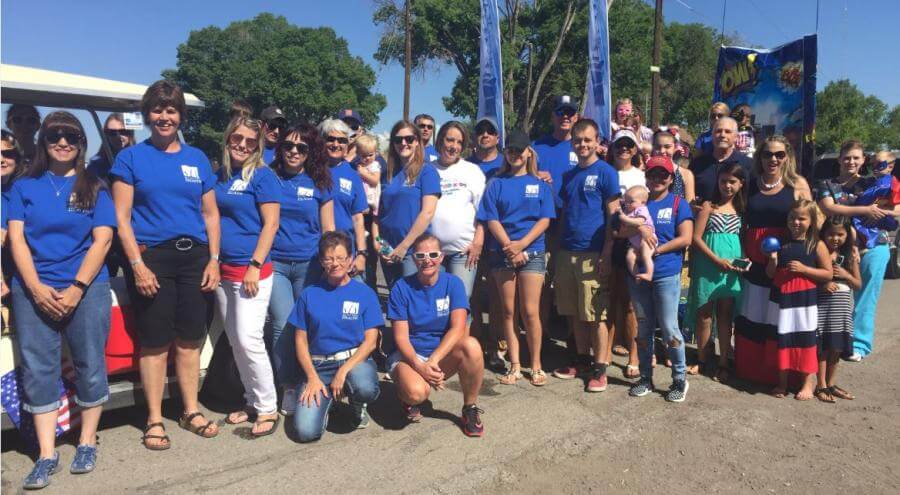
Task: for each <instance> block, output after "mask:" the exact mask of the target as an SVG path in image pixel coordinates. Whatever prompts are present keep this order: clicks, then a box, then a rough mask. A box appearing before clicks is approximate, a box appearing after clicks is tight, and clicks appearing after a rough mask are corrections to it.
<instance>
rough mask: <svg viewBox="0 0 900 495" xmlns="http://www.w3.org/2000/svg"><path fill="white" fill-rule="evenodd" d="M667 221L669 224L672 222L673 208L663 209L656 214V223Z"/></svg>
mask: <svg viewBox="0 0 900 495" xmlns="http://www.w3.org/2000/svg"><path fill="white" fill-rule="evenodd" d="M660 220H665V221H666V222H667V223H668V222H671V221H672V208H662V209H661V210H659V212H658V213H657V214H656V221H657V222H658V221H660Z"/></svg>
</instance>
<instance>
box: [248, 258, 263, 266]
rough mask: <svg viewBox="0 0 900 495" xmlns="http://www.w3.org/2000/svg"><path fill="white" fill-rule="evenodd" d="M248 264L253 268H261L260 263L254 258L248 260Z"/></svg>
mask: <svg viewBox="0 0 900 495" xmlns="http://www.w3.org/2000/svg"><path fill="white" fill-rule="evenodd" d="M250 266H252V267H254V268H262V263H260V262H259V261H256V260H254V259H251V260H250Z"/></svg>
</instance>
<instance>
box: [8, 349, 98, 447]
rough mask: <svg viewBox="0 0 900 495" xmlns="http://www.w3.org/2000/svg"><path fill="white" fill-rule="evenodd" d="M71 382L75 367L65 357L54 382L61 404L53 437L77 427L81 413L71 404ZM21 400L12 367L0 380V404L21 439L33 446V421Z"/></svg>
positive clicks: (18, 375) (17, 377) (18, 380)
mask: <svg viewBox="0 0 900 495" xmlns="http://www.w3.org/2000/svg"><path fill="white" fill-rule="evenodd" d="M74 379H75V368H74V367H73V366H72V361H71V360H69V359H68V358H66V359H65V360H63V362H62V376H61V377H60V379H59V382H58V386H59V400H60V401H61V402H62V404H61V405H60V406H59V417H58V418H57V420H56V436H57V437H59V436H61V435H63V434H64V433H65V432H67V431H69V430H71V429H72V428H73V427H76V426H78V425H80V424H81V413H80V411H79V409H78V405H77V404H76V403H75V384H74V383H73V381H74ZM22 397H23V391H22V380H21V371H20V369H19V367H16V368H15V369H13V370H12V371H10V372H8V373H6V374H5V375H3V377H0V404H2V405H3V409H4V410H5V411H6V414H7V415H8V416H9V419H10V421H12V423H13V424H14V425H16V428H18V429H19V433H20V434H21V435H22V437H23V438H24V439H25V440H26V441H28V442H29V443H31V444H32V445H37V435H36V433H35V430H34V419H33V418H32V416H31V414H30V413H29V412H27V411H25V410H24V409H22V402H21V398H22Z"/></svg>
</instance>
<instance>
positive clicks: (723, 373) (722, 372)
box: [714, 365, 731, 383]
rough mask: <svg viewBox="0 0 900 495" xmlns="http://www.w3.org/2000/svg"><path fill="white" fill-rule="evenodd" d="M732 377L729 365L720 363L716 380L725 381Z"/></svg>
mask: <svg viewBox="0 0 900 495" xmlns="http://www.w3.org/2000/svg"><path fill="white" fill-rule="evenodd" d="M730 378H731V368H730V367H729V366H727V365H724V366H723V365H719V369H718V370H716V377H715V378H714V380H715V381H717V382H719V383H725V382H727V381H728V380H729V379H730Z"/></svg>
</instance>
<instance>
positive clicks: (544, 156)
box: [531, 135, 578, 208]
mask: <svg viewBox="0 0 900 495" xmlns="http://www.w3.org/2000/svg"><path fill="white" fill-rule="evenodd" d="M531 147H532V148H534V151H535V152H536V153H537V161H538V170H541V171H544V172H550V177H552V178H553V201H555V202H556V207H557V208H561V207H562V200H561V198H560V197H559V190H560V189H561V188H562V178H563V174H564V173H566V172H567V171H569V170H570V169H571V168H572V167H575V166H577V165H578V156H576V155H575V152H574V151H572V140H571V139H570V140H568V141H558V140H557V139H556V138H554V137H553V136H551V135H548V136H544V137H542V138H540V139H538V140H537V141H535V142H533V143H532V144H531Z"/></svg>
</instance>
